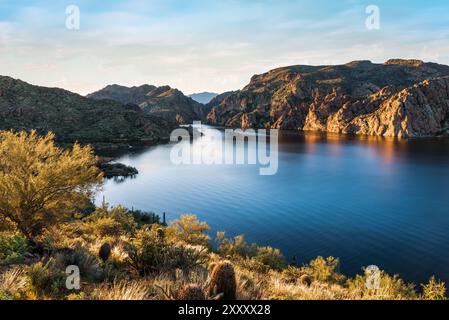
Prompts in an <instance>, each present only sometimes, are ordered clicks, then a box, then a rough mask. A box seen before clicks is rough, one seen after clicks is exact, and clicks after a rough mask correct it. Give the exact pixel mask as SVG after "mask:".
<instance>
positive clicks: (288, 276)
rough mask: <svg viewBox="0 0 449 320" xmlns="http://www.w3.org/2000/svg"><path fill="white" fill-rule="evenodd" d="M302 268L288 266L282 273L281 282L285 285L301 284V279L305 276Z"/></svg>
mask: <svg viewBox="0 0 449 320" xmlns="http://www.w3.org/2000/svg"><path fill="white" fill-rule="evenodd" d="M304 272H305V271H304V270H301V268H298V267H294V266H288V267H287V268H285V269H284V270H282V272H281V277H280V278H281V280H282V281H283V282H285V283H290V284H295V283H298V282H299V279H300V278H301V277H302V276H303V275H304V274H305V273H304Z"/></svg>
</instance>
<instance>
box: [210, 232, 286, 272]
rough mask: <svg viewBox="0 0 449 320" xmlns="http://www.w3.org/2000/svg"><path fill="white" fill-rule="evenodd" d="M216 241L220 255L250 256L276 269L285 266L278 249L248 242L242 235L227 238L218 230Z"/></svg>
mask: <svg viewBox="0 0 449 320" xmlns="http://www.w3.org/2000/svg"><path fill="white" fill-rule="evenodd" d="M216 242H217V244H218V253H219V254H221V255H222V256H231V257H240V258H252V259H254V260H256V261H258V262H260V263H262V264H264V265H266V266H268V267H270V268H272V269H276V270H281V269H282V268H284V267H285V259H284V256H283V255H282V253H281V251H280V250H278V249H274V248H272V247H259V246H257V245H256V244H254V243H253V244H248V243H247V242H246V241H245V237H244V236H242V235H240V236H236V237H234V238H233V239H228V238H226V236H225V234H224V233H223V232H218V233H217V237H216Z"/></svg>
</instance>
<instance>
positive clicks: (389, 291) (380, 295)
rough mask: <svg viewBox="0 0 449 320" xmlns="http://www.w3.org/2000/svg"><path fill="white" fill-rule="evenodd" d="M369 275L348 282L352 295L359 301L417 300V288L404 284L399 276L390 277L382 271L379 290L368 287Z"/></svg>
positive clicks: (358, 276) (359, 276)
mask: <svg viewBox="0 0 449 320" xmlns="http://www.w3.org/2000/svg"><path fill="white" fill-rule="evenodd" d="M367 280H368V278H367V275H366V274H365V275H357V276H356V277H355V278H354V279H349V280H348V281H347V286H348V288H349V290H350V291H351V293H352V294H353V295H354V296H356V297H358V298H359V299H367V300H408V299H416V298H417V294H416V291H415V286H414V285H413V284H409V283H406V282H404V280H402V279H401V278H399V276H397V275H395V276H390V275H388V274H387V273H386V272H384V271H380V285H379V288H378V289H370V288H369V287H368V286H367Z"/></svg>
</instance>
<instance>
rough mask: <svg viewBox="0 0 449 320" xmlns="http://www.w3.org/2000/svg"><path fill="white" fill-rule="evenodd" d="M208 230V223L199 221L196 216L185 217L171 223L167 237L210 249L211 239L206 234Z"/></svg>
mask: <svg viewBox="0 0 449 320" xmlns="http://www.w3.org/2000/svg"><path fill="white" fill-rule="evenodd" d="M208 230H209V226H208V225H207V223H206V222H200V221H198V219H197V217H196V216H195V215H184V216H182V217H181V218H180V219H179V220H176V221H173V222H172V223H171V225H170V227H168V228H167V236H169V237H170V238H171V239H173V240H176V241H182V242H185V243H187V244H191V245H194V246H203V247H208V246H209V241H210V237H209V236H208V235H207V234H206V233H205V232H207V231H208Z"/></svg>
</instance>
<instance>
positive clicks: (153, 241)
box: [126, 227, 206, 275]
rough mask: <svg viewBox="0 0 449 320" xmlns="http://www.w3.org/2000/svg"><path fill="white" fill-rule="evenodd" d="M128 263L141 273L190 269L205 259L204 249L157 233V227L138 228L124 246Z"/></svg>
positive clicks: (202, 262)
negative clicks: (178, 242)
mask: <svg viewBox="0 0 449 320" xmlns="http://www.w3.org/2000/svg"><path fill="white" fill-rule="evenodd" d="M126 252H127V254H128V264H129V266H130V267H131V268H132V269H133V270H134V271H136V272H138V273H139V274H141V275H148V274H153V273H156V272H161V271H168V270H175V269H181V270H186V271H188V270H192V269H194V268H195V267H197V266H199V265H202V264H204V263H205V261H206V256H205V253H206V252H205V251H204V250H200V249H198V248H194V247H189V246H186V245H180V244H176V243H175V242H173V241H170V240H167V239H166V238H162V237H160V236H159V235H158V232H157V228H148V227H147V228H144V229H142V230H140V231H139V232H138V234H137V236H136V238H135V239H134V241H132V243H130V244H129V245H128V246H127V247H126Z"/></svg>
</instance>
